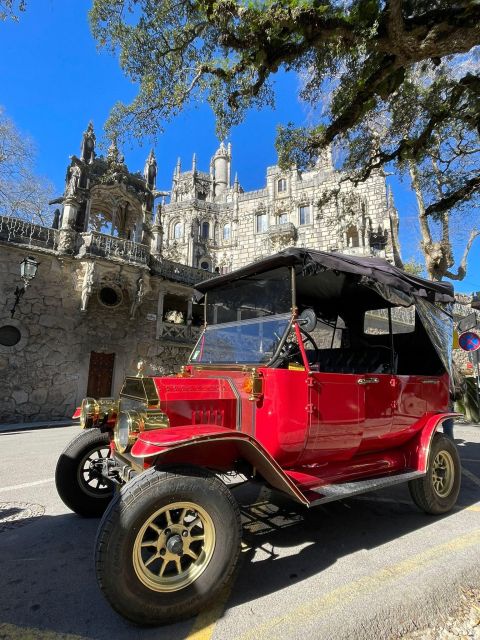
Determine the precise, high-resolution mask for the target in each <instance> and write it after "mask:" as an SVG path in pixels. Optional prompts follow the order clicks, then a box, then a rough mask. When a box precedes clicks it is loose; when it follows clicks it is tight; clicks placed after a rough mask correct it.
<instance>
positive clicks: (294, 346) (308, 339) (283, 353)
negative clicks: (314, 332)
mask: <svg viewBox="0 0 480 640" xmlns="http://www.w3.org/2000/svg"><path fill="white" fill-rule="evenodd" d="M299 329H300V333H301V334H302V343H303V346H304V348H305V349H306V348H307V345H310V346H311V347H312V349H313V362H316V361H317V358H318V347H317V343H316V342H315V340H314V339H313V338H312V336H311V335H310V334H309V333H307V332H306V331H304V330H303V329H302V328H301V327H299ZM294 359H298V360H299V361H300V362H302V353H301V351H300V347H299V345H298V343H297V342H295V341H294V340H288V341H287V342H285V344H284V345H283V347H282V348H281V350H280V353H279V354H278V360H277V362H278V364H277V366H281V365H282V364H285V363H288V362H292V361H293V360H294ZM309 364H312V362H310V360H309Z"/></svg>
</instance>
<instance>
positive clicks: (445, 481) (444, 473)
mask: <svg viewBox="0 0 480 640" xmlns="http://www.w3.org/2000/svg"><path fill="white" fill-rule="evenodd" d="M454 480H455V467H454V464H453V458H452V456H451V455H450V454H449V453H448V451H439V452H438V453H437V455H436V456H435V460H434V461H433V465H432V486H433V490H434V491H435V493H436V494H437V496H439V498H446V497H447V496H448V495H449V494H450V492H451V490H452V487H453V483H454Z"/></svg>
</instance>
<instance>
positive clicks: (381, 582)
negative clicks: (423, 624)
mask: <svg viewBox="0 0 480 640" xmlns="http://www.w3.org/2000/svg"><path fill="white" fill-rule="evenodd" d="M479 543H480V529H477V530H476V531H473V532H471V533H468V534H465V535H463V536H459V537H458V538H455V539H454V540H451V541H450V542H446V543H444V544H440V545H437V546H435V547H431V548H430V549H427V551H423V552H422V553H419V554H417V555H416V556H411V557H410V558H408V559H407V560H404V561H403V562H399V563H398V564H395V565H391V566H387V567H385V568H384V569H381V570H380V571H378V572H377V573H374V574H372V575H370V576H365V577H364V578H360V579H359V580H355V581H354V582H350V583H349V584H346V585H344V586H342V587H339V588H338V589H334V590H333V591H330V593H327V594H325V595H324V596H321V597H320V598H315V599H313V600H310V601H308V602H306V603H304V604H302V605H300V606H298V607H295V608H294V609H292V610H291V611H289V612H288V613H286V614H283V615H281V616H277V617H275V618H272V619H271V620H268V621H267V622H264V623H263V624H260V625H258V626H257V627H254V628H253V629H251V630H250V631H248V632H247V633H245V634H244V635H242V636H240V638H238V640H261V639H262V638H272V637H274V636H275V633H276V632H277V631H279V630H280V629H281V630H282V632H283V633H285V631H286V630H287V629H289V628H291V629H292V631H293V630H294V629H297V632H298V628H299V625H301V624H304V623H305V622H308V621H309V620H312V619H314V618H317V617H319V616H321V614H322V612H325V610H326V609H331V608H333V607H334V606H336V605H337V604H339V603H342V606H345V604H346V602H347V601H349V600H353V599H354V598H355V597H356V596H358V594H359V593H363V594H364V593H366V592H372V591H375V590H378V589H379V588H382V587H385V584H386V583H388V582H391V581H392V580H394V579H396V578H401V577H403V576H407V575H408V574H410V573H414V572H416V571H418V570H419V569H421V568H422V567H426V566H427V565H428V564H429V563H430V562H432V561H435V560H436V561H438V560H439V559H441V558H444V555H443V554H446V553H453V552H455V551H460V550H462V549H466V548H468V547H473V546H475V545H478V544H479Z"/></svg>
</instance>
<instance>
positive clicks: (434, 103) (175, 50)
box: [90, 0, 480, 214]
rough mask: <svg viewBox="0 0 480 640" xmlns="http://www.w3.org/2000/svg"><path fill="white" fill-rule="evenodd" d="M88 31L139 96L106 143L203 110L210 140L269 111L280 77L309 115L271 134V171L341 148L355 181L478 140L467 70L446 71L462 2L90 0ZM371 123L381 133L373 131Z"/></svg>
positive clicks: (471, 31)
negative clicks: (292, 75) (293, 80)
mask: <svg viewBox="0 0 480 640" xmlns="http://www.w3.org/2000/svg"><path fill="white" fill-rule="evenodd" d="M90 20H91V25H92V30H93V33H94V36H95V37H96V39H97V41H98V42H99V44H100V45H101V46H106V47H108V48H110V49H111V50H112V51H114V52H116V53H118V55H119V58H120V64H121V66H122V68H123V70H124V72H125V73H126V74H127V76H129V77H130V78H131V79H132V80H133V81H134V82H136V83H138V85H139V91H138V95H137V97H136V98H135V99H134V101H133V102H132V103H131V104H130V105H124V104H117V105H116V106H115V107H114V109H113V111H112V113H111V116H110V119H109V122H108V124H107V129H110V131H111V132H115V133H116V134H120V135H122V134H123V135H125V134H128V135H130V134H133V135H134V136H137V137H141V136H144V135H152V136H155V135H156V134H158V133H159V132H160V131H161V127H162V124H163V123H164V122H166V121H168V120H169V119H171V118H172V117H174V116H175V115H177V114H178V113H179V111H180V110H181V109H183V108H184V107H185V106H186V105H187V104H189V103H192V102H193V103H195V102H197V101H203V100H207V101H208V102H209V103H210V105H211V107H212V109H213V111H214V113H215V116H216V119H217V128H218V134H219V137H223V136H225V135H226V133H227V132H228V130H229V128H230V127H232V126H233V125H236V124H238V123H240V122H241V121H242V119H243V118H244V116H245V113H246V110H247V109H249V108H251V107H260V106H263V105H267V104H268V105H273V103H274V94H273V90H272V78H273V77H274V76H275V74H276V73H277V72H278V71H279V69H284V70H290V71H292V70H293V71H295V72H297V73H298V74H299V75H300V76H301V78H302V79H303V88H302V89H301V98H302V99H303V100H305V101H306V102H307V103H310V104H312V105H313V106H314V107H316V108H317V113H318V114H319V115H318V117H317V120H316V121H315V122H313V123H312V124H311V125H310V126H305V127H300V128H298V127H294V126H293V125H288V124H287V125H286V126H283V127H280V128H279V135H278V139H277V148H278V151H279V160H280V163H281V164H283V165H284V166H287V165H289V164H291V163H292V162H293V163H296V164H297V166H298V167H299V168H303V167H306V166H308V165H310V164H311V163H312V161H313V159H314V158H315V157H316V156H318V154H319V152H320V150H321V149H322V148H323V147H324V146H325V145H327V144H330V143H333V142H340V141H341V142H347V143H348V147H349V150H350V154H349V157H348V159H347V162H348V164H349V166H350V168H354V169H357V170H358V178H359V179H362V178H363V177H365V176H366V175H368V173H369V172H370V171H371V170H372V168H374V167H375V166H380V165H382V164H385V163H388V162H392V161H396V162H398V163H400V164H402V163H404V162H406V161H408V160H413V161H415V162H422V161H423V160H424V159H425V158H426V157H428V156H429V155H430V152H431V151H432V148H433V147H435V148H438V140H439V139H440V138H443V137H444V136H445V135H450V133H452V135H453V137H454V138H455V142H454V144H457V138H458V137H459V136H460V138H461V139H462V142H461V145H464V143H465V144H473V145H476V144H477V143H478V136H479V133H480V78H479V75H478V73H477V69H476V66H475V65H471V67H470V68H469V67H468V65H464V67H463V68H464V73H463V74H458V73H453V72H452V69H453V68H455V66H456V65H457V63H459V61H460V62H462V63H463V62H464V61H465V59H467V60H468V61H471V60H472V59H473V58H475V55H476V50H475V47H476V46H477V45H478V44H480V3H479V2H477V1H476V0H457V1H452V0H383V1H381V0H323V1H322V0H162V1H159V0H93V6H92V9H91V11H90ZM380 116H382V117H383V118H384V119H385V118H386V122H387V130H388V135H379V134H378V126H377V125H378V119H379V117H380ZM462 148H464V147H463V146H462ZM372 149H374V151H375V153H374V154H373V156H372ZM470 178H472V179H473V176H469V177H467V178H465V176H463V178H462V179H460V180H459V181H457V183H455V181H453V182H452V184H451V190H450V191H449V190H448V188H447V189H446V190H445V191H443V192H442V193H441V194H440V193H439V194H438V198H436V200H435V202H433V201H432V203H431V205H432V207H433V208H432V209H431V210H430V211H429V213H432V214H433V213H435V211H437V212H438V211H439V210H440V209H441V208H442V207H445V206H451V205H452V204H455V202H458V201H462V199H463V200H464V199H468V198H469V197H471V195H472V193H473V192H475V191H476V190H477V189H478V188H479V187H480V179H478V177H477V180H476V181H475V180H473V182H472V181H471V180H470ZM435 206H438V207H440V209H438V210H436V209H435Z"/></svg>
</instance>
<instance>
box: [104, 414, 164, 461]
mask: <svg viewBox="0 0 480 640" xmlns="http://www.w3.org/2000/svg"><path fill="white" fill-rule="evenodd" d="M169 426H170V421H169V419H168V416H167V415H166V414H165V413H163V412H162V411H158V410H154V411H134V410H128V411H120V412H119V413H118V416H117V421H116V423H115V429H114V432H113V433H114V436H113V437H114V441H115V448H116V450H117V451H118V452H119V453H125V451H127V450H128V449H129V448H130V447H131V446H132V445H133V443H134V442H135V440H136V439H137V438H138V436H139V435H140V432H141V431H149V430H152V429H165V428H166V427H169Z"/></svg>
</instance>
